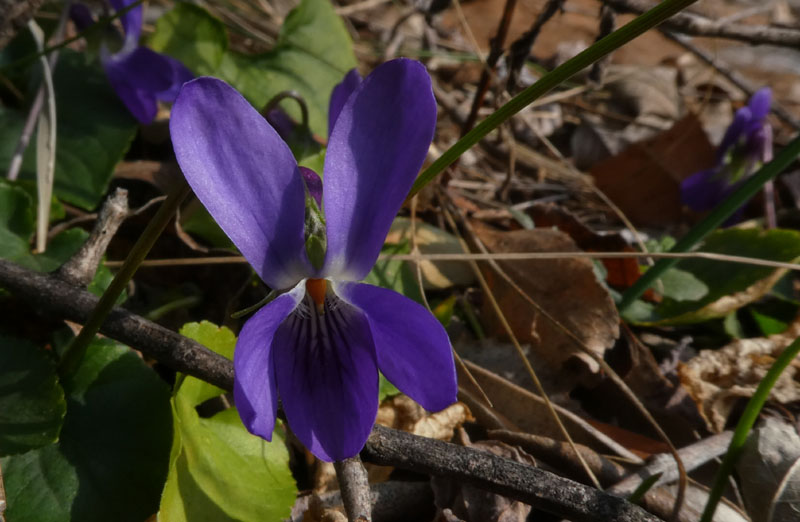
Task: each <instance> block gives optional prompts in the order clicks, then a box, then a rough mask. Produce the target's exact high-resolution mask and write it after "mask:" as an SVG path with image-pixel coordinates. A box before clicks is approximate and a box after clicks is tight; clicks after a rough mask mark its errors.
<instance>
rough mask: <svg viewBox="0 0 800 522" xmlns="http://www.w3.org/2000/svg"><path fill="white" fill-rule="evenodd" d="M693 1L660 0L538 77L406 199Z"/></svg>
mask: <svg viewBox="0 0 800 522" xmlns="http://www.w3.org/2000/svg"><path fill="white" fill-rule="evenodd" d="M696 1H697V0H664V1H663V2H661V3H660V4H658V5H657V6H655V7H654V8H652V9H650V10H649V11H647V12H646V13H644V14H642V15H640V16H638V17H636V18H634V19H633V20H631V21H630V22H629V23H628V24H626V25H624V26H623V27H621V28H619V29H617V30H616V31H614V32H613V33H611V34H610V35H608V36H606V37H605V38H603V39H601V40H599V41H598V42H596V43H595V44H593V45H592V46H590V47H588V48H586V49H585V50H584V51H583V52H581V53H580V54H578V55H577V56H575V57H573V58H571V59H569V60H567V61H566V62H564V63H563V64H562V65H560V66H559V67H556V68H555V69H553V70H552V71H551V72H549V73H547V74H545V75H544V76H542V77H541V78H540V79H539V81H537V82H536V83H534V84H533V85H531V86H530V87H528V88H527V89H525V90H524V91H522V92H521V93H519V94H518V95H516V96H515V97H514V98H513V99H511V101H509V102H508V103H506V104H505V105H503V106H502V107H500V108H499V109H498V110H497V111H495V112H494V113H493V114H492V115H491V116H489V117H488V118H486V119H485V120H483V121H482V122H481V123H479V124H478V125H476V126H475V127H474V128H473V129H472V130H471V131H469V132H468V133H467V134H465V135H464V137H463V138H461V139H460V140H458V141H457V142H456V143H455V144H453V146H452V147H450V148H449V149H447V150H446V151H445V153H444V154H442V155H441V156H440V157H439V158H438V159H437V160H436V161H434V162H433V163H432V164H431V166H429V167H428V168H427V169H425V171H424V172H423V173H422V174H420V175H419V177H418V178H417V181H416V182H415V183H414V186H413V187H411V192H410V193H409V195H408V197H411V196H413V195H414V194H416V193H417V192H419V191H420V190H422V187H424V186H425V185H427V184H428V183H430V182H431V180H433V178H435V177H436V176H437V175H439V174H440V173H441V172H442V171H443V170H444V169H446V168H447V167H448V166H450V165H451V164H452V163H454V162H455V161H456V160H457V159H458V158H459V156H461V155H462V154H464V152H466V151H467V150H468V149H469V148H470V147H472V146H473V145H475V144H476V143H478V142H479V141H480V140H481V139H483V138H484V137H485V136H486V135H487V134H489V133H490V132H492V131H493V130H494V129H496V128H497V127H499V126H500V124H502V123H503V122H504V121H506V120H507V119H509V118H510V117H511V116H513V115H515V114H516V113H518V112H519V111H521V110H522V109H524V108H525V107H527V106H528V105H530V104H531V103H532V102H533V101H535V100H536V99H538V98H540V97H542V96H543V95H545V94H546V93H547V92H549V91H550V90H552V89H553V88H555V87H557V86H558V85H560V84H561V83H563V82H565V81H566V80H568V79H570V78H571V77H572V76H574V75H575V74H577V73H578V72H580V71H581V70H582V69H584V68H586V67H588V66H590V65H592V64H593V63H594V62H596V61H597V60H599V59H600V58H602V57H604V56H605V55H607V54H609V53H611V52H612V51H615V50H617V49H619V48H620V47H622V46H623V45H625V44H626V43H628V42H630V41H631V40H633V39H634V38H636V37H637V36H639V35H641V34H642V33H644V32H646V31H648V30H650V29H652V28H653V27H655V26H657V25H658V24H660V23H661V22H663V21H664V20H666V19H667V18H669V17H670V16H672V15H674V14H675V13H677V12H678V11H681V10H683V9H685V8H686V7H688V6H690V5H692V4H693V3H695V2H696Z"/></svg>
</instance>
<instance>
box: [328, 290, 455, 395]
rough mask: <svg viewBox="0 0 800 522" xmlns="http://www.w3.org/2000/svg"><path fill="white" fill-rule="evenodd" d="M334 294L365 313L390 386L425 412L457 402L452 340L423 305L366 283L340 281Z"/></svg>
mask: <svg viewBox="0 0 800 522" xmlns="http://www.w3.org/2000/svg"><path fill="white" fill-rule="evenodd" d="M335 292H336V293H337V295H339V296H341V297H342V298H343V299H345V300H346V301H349V302H350V303H351V304H352V305H353V306H356V307H357V308H360V309H361V310H362V311H363V312H364V315H366V316H367V321H368V322H369V326H370V330H371V331H372V338H373V339H374V341H375V352H376V353H377V356H378V368H379V369H380V370H381V372H383V374H384V375H385V376H386V378H387V379H389V381H390V382H391V383H392V384H394V385H395V386H397V388H398V389H399V390H400V391H402V392H403V393H405V394H406V395H408V396H409V397H411V398H412V399H414V400H415V401H417V402H418V403H419V404H420V405H422V407H423V408H425V409H426V410H430V411H439V410H441V409H444V408H446V407H447V406H450V405H451V404H453V403H454V402H456V400H457V397H456V396H457V394H458V384H457V382H456V370H455V364H454V362H453V351H452V347H451V346H450V339H449V338H448V336H447V332H445V329H444V328H443V327H442V325H441V323H439V321H437V320H436V318H435V317H434V316H433V315H432V314H431V313H430V312H429V311H428V310H427V309H425V307H423V306H422V305H420V304H419V303H416V302H414V301H412V300H411V299H408V298H407V297H405V296H403V295H400V294H398V293H397V292H394V291H392V290H387V289H385V288H380V287H377V286H372V285H368V284H364V283H337V285H336V287H335Z"/></svg>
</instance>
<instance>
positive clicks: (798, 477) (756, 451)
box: [736, 418, 800, 522]
mask: <svg viewBox="0 0 800 522" xmlns="http://www.w3.org/2000/svg"><path fill="white" fill-rule="evenodd" d="M799 462H800V436H798V434H797V429H796V428H795V427H794V426H792V425H791V424H789V423H788V422H786V421H784V420H782V419H776V418H767V419H765V421H764V424H763V425H761V426H759V427H758V428H756V429H755V430H753V431H752V432H751V433H750V436H749V437H748V438H747V442H746V443H745V445H744V449H743V450H742V455H741V457H739V460H738V462H737V463H736V470H737V472H738V474H739V484H740V488H741V491H742V496H743V497H744V501H745V505H746V506H747V509H748V511H749V513H750V516H751V517H752V519H753V522H789V521H791V520H797V516H798V510H800V502H798V501H799V500H800V499H798V496H797V492H798V489H800V472H798V463H799Z"/></svg>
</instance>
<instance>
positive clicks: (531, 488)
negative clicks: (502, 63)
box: [0, 260, 658, 522]
mask: <svg viewBox="0 0 800 522" xmlns="http://www.w3.org/2000/svg"><path fill="white" fill-rule="evenodd" d="M0 287H2V288H5V289H6V290H8V291H10V292H11V293H13V294H14V295H16V296H17V297H18V298H20V299H23V300H25V301H27V302H29V303H30V304H31V305H32V306H33V307H34V309H35V310H37V311H38V312H39V313H40V314H47V315H49V316H52V317H62V318H66V319H71V320H73V321H76V322H82V321H85V320H86V318H87V317H88V316H89V314H90V313H91V311H92V309H93V307H94V305H95V304H96V303H97V300H98V299H97V297H96V296H94V295H93V294H91V293H89V292H87V291H85V290H82V289H80V288H77V287H75V286H73V285H70V284H69V283H66V282H64V281H62V280H61V279H59V278H57V277H55V276H54V275H50V274H41V273H38V272H33V271H31V270H28V269H25V268H22V267H20V266H19V265H16V264H14V263H11V262H9V261H5V260H0ZM100 331H101V332H103V333H105V334H106V335H108V336H110V337H112V338H114V339H117V340H118V341H121V342H124V343H126V344H129V345H131V346H135V347H136V348H137V349H138V350H140V351H141V352H142V353H144V354H145V355H148V356H150V357H153V358H155V359H157V360H159V361H160V362H162V363H164V364H166V365H168V366H171V367H172V368H174V369H175V370H177V371H180V372H183V373H187V374H189V375H193V376H194V377H197V378H199V379H203V380H205V381H207V382H210V383H211V384H214V385H216V386H219V387H220V388H223V389H226V390H231V389H232V388H233V364H232V363H231V361H229V360H227V359H225V358H224V357H221V356H219V355H217V354H215V353H213V352H211V351H210V350H208V349H207V348H205V347H204V346H202V345H200V344H199V343H197V342H195V341H192V340H190V339H187V338H185V337H183V336H181V335H179V334H177V333H175V332H172V331H170V330H167V329H166V328H163V327H161V326H158V325H157V324H155V323H153V322H151V321H148V320H146V319H144V318H143V317H140V316H137V315H135V314H132V313H130V312H127V311H125V310H122V309H121V308H115V309H114V311H112V312H111V314H110V315H109V316H108V319H107V320H106V322H105V324H104V325H103V327H102V328H101V329H100ZM362 458H364V459H365V460H368V461H369V462H373V463H376V464H381V465H387V466H396V467H400V468H403V469H408V470H412V471H418V472H422V473H431V474H436V475H445V476H451V477H457V478H461V479H463V480H467V481H469V482H471V483H472V484H474V485H476V486H478V487H481V488H484V489H487V490H489V491H492V492H495V493H498V494H501V495H505V496H508V497H510V498H514V499H516V500H520V501H522V502H526V503H529V504H532V505H534V506H535V507H537V508H538V509H541V510H544V511H547V512H550V513H553V514H556V515H558V516H561V517H565V518H569V519H571V520H574V521H576V522H601V521H602V522H609V521H618V522H640V521H642V522H643V521H651V522H657V521H658V519H657V518H656V517H654V516H652V515H650V514H648V513H647V512H645V511H644V510H642V509H641V508H639V507H638V506H635V505H633V504H631V503H629V502H627V501H626V500H624V499H622V498H619V497H615V496H612V495H608V494H606V493H603V492H601V491H599V490H596V489H594V488H590V487H588V486H584V485H582V484H578V483H577V482H573V481H571V480H568V479H565V478H562V477H559V476H557V475H554V474H552V473H549V472H546V471H544V470H541V469H538V468H533V467H530V466H526V465H523V464H519V463H517V462H513V461H511V460H508V459H504V458H501V457H497V456H494V455H490V454H487V453H482V452H480V451H476V450H474V449H471V448H464V447H461V446H457V445H455V444H449V443H446V442H441V441H437V440H432V439H428V438H425V437H420V436H417V435H412V434H410V433H404V432H400V431H397V430H393V429H389V428H384V427H381V426H375V427H374V428H373V431H372V434H371V435H370V438H369V439H368V440H367V444H366V446H365V447H364V450H363V451H362Z"/></svg>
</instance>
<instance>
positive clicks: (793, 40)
mask: <svg viewBox="0 0 800 522" xmlns="http://www.w3.org/2000/svg"><path fill="white" fill-rule="evenodd" d="M603 3H605V4H606V5H609V6H611V7H612V8H614V9H615V10H616V11H619V12H623V13H636V14H642V13H644V12H645V11H647V10H648V9H650V8H651V7H653V5H654V4H652V3H649V2H642V1H641V0H603ZM661 28H662V29H666V30H668V31H675V32H678V33H683V34H688V35H691V36H707V37H716V38H726V39H728V40H738V41H740V42H747V43H749V44H753V45H761V44H769V45H777V46H780V47H789V48H792V49H797V48H800V30H797V29H790V28H786V27H770V26H765V25H743V24H732V23H728V22H725V21H724V20H711V19H709V18H706V17H704V16H700V15H698V14H694V13H687V12H683V13H678V14H676V15H675V16H673V17H672V18H669V19H667V20H665V21H664V22H663V23H662V24H661Z"/></svg>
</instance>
